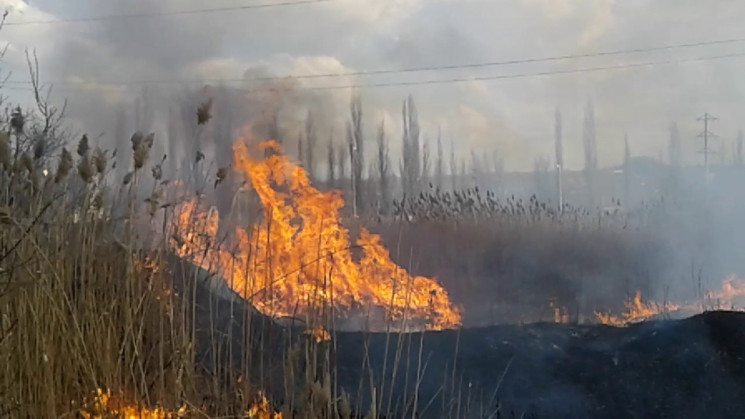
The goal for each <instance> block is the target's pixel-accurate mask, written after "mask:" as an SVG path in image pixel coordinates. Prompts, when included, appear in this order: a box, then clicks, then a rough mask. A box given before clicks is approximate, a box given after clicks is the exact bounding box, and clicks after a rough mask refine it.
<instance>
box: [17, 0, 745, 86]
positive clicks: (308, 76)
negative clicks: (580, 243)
mask: <svg viewBox="0 0 745 419" xmlns="http://www.w3.org/2000/svg"><path fill="white" fill-rule="evenodd" d="M321 1H323V0H321ZM326 1H331V0H326ZM741 42H745V38H730V39H720V40H711V41H702V42H692V43H682V44H673V45H664V46H656V47H644V48H631V49H618V50H610V51H600V52H594V53H584V54H564V55H556V56H549V57H540V58H523V59H513V60H502V61H489V62H480V63H466V64H453V65H441V66H422V67H409V68H403V69H380V70H369V71H365V70H361V71H350V72H342V73H338V72H337V73H318V74H305V75H285V76H270V77H252V78H228V79H198V80H197V79H194V80H174V79H154V80H132V81H115V80H108V81H107V80H96V81H80V80H68V81H54V82H48V83H46V84H56V85H70V84H100V85H104V84H109V85H132V84H142V85H145V84H180V83H236V82H246V81H272V80H284V79H316V78H336V77H354V76H374V75H385V74H405V73H413V72H419V71H444V70H456V69H469V68H483V67H497V66H506V65H516V64H531V63H542V62H552V61H562V60H569V59H581V58H593V57H605V56H614V55H623V54H635V53H643V52H654V51H664V50H673V49H684V48H695V47H705V46H714V45H726V44H733V43H741ZM7 84H31V82H29V81H21V80H9V81H7Z"/></svg>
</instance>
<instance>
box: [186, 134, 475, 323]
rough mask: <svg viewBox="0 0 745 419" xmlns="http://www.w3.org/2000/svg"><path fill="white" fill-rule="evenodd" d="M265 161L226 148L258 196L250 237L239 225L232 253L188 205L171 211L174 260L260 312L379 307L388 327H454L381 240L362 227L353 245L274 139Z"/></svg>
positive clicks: (328, 203)
mask: <svg viewBox="0 0 745 419" xmlns="http://www.w3.org/2000/svg"><path fill="white" fill-rule="evenodd" d="M260 148H261V149H262V150H264V151H271V153H266V154H268V155H269V156H268V157H267V158H265V159H263V160H257V159H254V158H252V157H251V155H250V153H249V151H248V149H247V147H246V145H245V144H244V142H243V141H238V142H236V143H235V144H234V146H233V152H234V157H235V170H236V171H237V172H240V173H242V174H243V175H245V177H246V179H247V180H248V181H249V182H250V183H251V185H252V186H253V189H254V190H255V191H256V193H257V194H258V196H259V198H260V200H261V203H262V206H263V209H264V221H263V223H261V224H260V225H255V226H253V227H252V228H251V229H250V232H247V231H246V230H244V229H241V228H237V229H235V232H234V235H233V236H234V241H235V244H236V247H237V250H236V251H234V252H232V251H230V250H229V248H228V247H227V246H226V245H224V244H221V243H219V240H218V237H217V234H218V229H219V227H220V226H219V216H218V214H217V212H216V211H215V210H213V211H212V212H211V213H207V212H204V211H201V210H200V209H199V208H198V205H197V203H196V202H195V201H192V202H188V203H186V204H184V205H182V206H181V207H180V208H179V209H178V212H177V220H178V224H179V226H180V227H182V228H183V227H187V226H191V227H192V229H191V233H189V234H187V235H186V236H184V237H181V240H180V241H179V242H178V243H176V246H175V247H176V251H177V253H178V254H179V255H180V256H182V257H185V258H189V259H190V260H192V261H193V262H194V263H196V264H198V265H200V266H202V267H203V268H205V269H209V270H215V269H217V270H218V271H219V272H220V273H221V275H222V276H223V277H224V278H225V279H226V280H227V281H228V283H229V284H230V286H231V287H232V288H233V289H234V290H235V291H236V292H238V293H239V294H241V295H242V296H243V297H244V298H246V299H249V300H250V301H251V302H252V303H253V304H254V305H255V306H256V308H257V309H258V310H260V311H262V312H264V313H265V314H269V315H276V316H302V315H304V314H308V313H309V312H310V311H311V310H312V309H314V308H319V307H325V306H326V305H328V306H330V307H331V308H332V309H333V310H335V312H336V313H337V314H345V313H351V312H353V311H355V310H362V311H364V310H366V309H367V308H368V307H370V306H372V307H375V308H377V309H380V310H384V311H385V312H386V314H387V316H388V318H389V319H390V320H396V321H407V322H410V323H412V324H415V325H418V326H423V327H425V328H428V329H445V328H453V327H457V326H460V324H461V318H460V313H459V312H458V310H456V309H455V308H454V307H453V305H452V304H451V302H450V300H449V298H448V294H447V292H446V291H445V289H443V288H442V287H441V286H440V285H439V284H438V283H437V282H436V281H435V280H433V279H430V278H426V277H422V276H413V275H410V274H409V273H408V272H406V270H404V269H403V268H401V267H399V266H398V265H396V264H395V263H394V262H393V261H391V259H390V254H389V252H388V250H387V249H386V248H385V247H384V246H383V244H382V243H381V239H380V237H379V236H377V235H375V234H371V233H370V232H368V231H367V230H365V229H362V230H361V232H360V234H359V238H358V239H357V241H356V243H355V245H354V246H353V245H352V242H351V240H350V233H349V230H348V229H347V228H345V227H344V226H343V225H342V220H341V217H340V215H339V210H340V209H341V208H342V207H343V205H344V201H343V199H342V197H341V194H340V192H338V191H331V192H321V191H319V190H318V189H316V188H314V187H313V186H312V184H311V182H310V179H309V177H308V174H307V172H306V171H305V170H304V169H303V168H302V167H300V166H298V165H296V164H294V163H292V162H291V161H290V159H289V158H288V157H287V156H285V155H284V154H283V150H282V149H281V147H280V146H279V145H277V144H276V143H274V142H268V143H263V144H261V147H260Z"/></svg>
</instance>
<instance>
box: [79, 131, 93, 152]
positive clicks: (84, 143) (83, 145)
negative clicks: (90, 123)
mask: <svg viewBox="0 0 745 419" xmlns="http://www.w3.org/2000/svg"><path fill="white" fill-rule="evenodd" d="M88 150H90V144H88V135H87V134H83V136H82V137H81V138H80V141H78V156H80V157H83V156H85V155H86V154H88Z"/></svg>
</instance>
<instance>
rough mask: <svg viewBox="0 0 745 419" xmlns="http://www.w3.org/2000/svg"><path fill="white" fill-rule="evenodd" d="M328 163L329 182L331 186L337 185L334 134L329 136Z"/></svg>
mask: <svg viewBox="0 0 745 419" xmlns="http://www.w3.org/2000/svg"><path fill="white" fill-rule="evenodd" d="M326 153H327V154H326V165H327V168H326V170H328V184H329V187H331V188H335V187H336V149H335V148H334V134H333V133H332V134H331V135H330V136H329V141H328V144H327V148H326Z"/></svg>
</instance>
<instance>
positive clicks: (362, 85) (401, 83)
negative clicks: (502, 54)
mask: <svg viewBox="0 0 745 419" xmlns="http://www.w3.org/2000/svg"><path fill="white" fill-rule="evenodd" d="M740 57H745V52H738V53H732V54H722V55H713V56H708V57H698V58H687V59H679V60H659V61H647V62H641V63H632V64H619V65H612V66H601V67H585V68H576V69H569V70H555V71H542V72H533V73H517V74H497V75H490V76H478V77H454V78H449V79H431V80H414V81H394V82H384V83H360V84H346V85H332V86H297V87H296V88H297V89H300V90H340V89H357V88H378V87H393V86H421V85H436V84H453V83H462V82H472V81H491V80H506V79H519V78H530V77H547V76H557V75H568V74H581V73H593V72H600V71H609V70H623V69H634V68H644V67H654V66H658V65H666V64H683V63H692V62H703V61H713V60H721V59H726V58H740ZM195 82H196V80H195ZM91 84H95V83H91ZM125 85H126V83H122V84H121V86H125ZM3 88H5V89H15V90H26V91H31V90H32V89H30V88H23V87H17V86H4V87H3ZM60 90H62V91H79V90H83V89H81V88H75V87H62V88H61V89H60ZM274 90H276V88H273V87H262V88H253V89H247V92H249V93H251V92H262V91H274Z"/></svg>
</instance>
